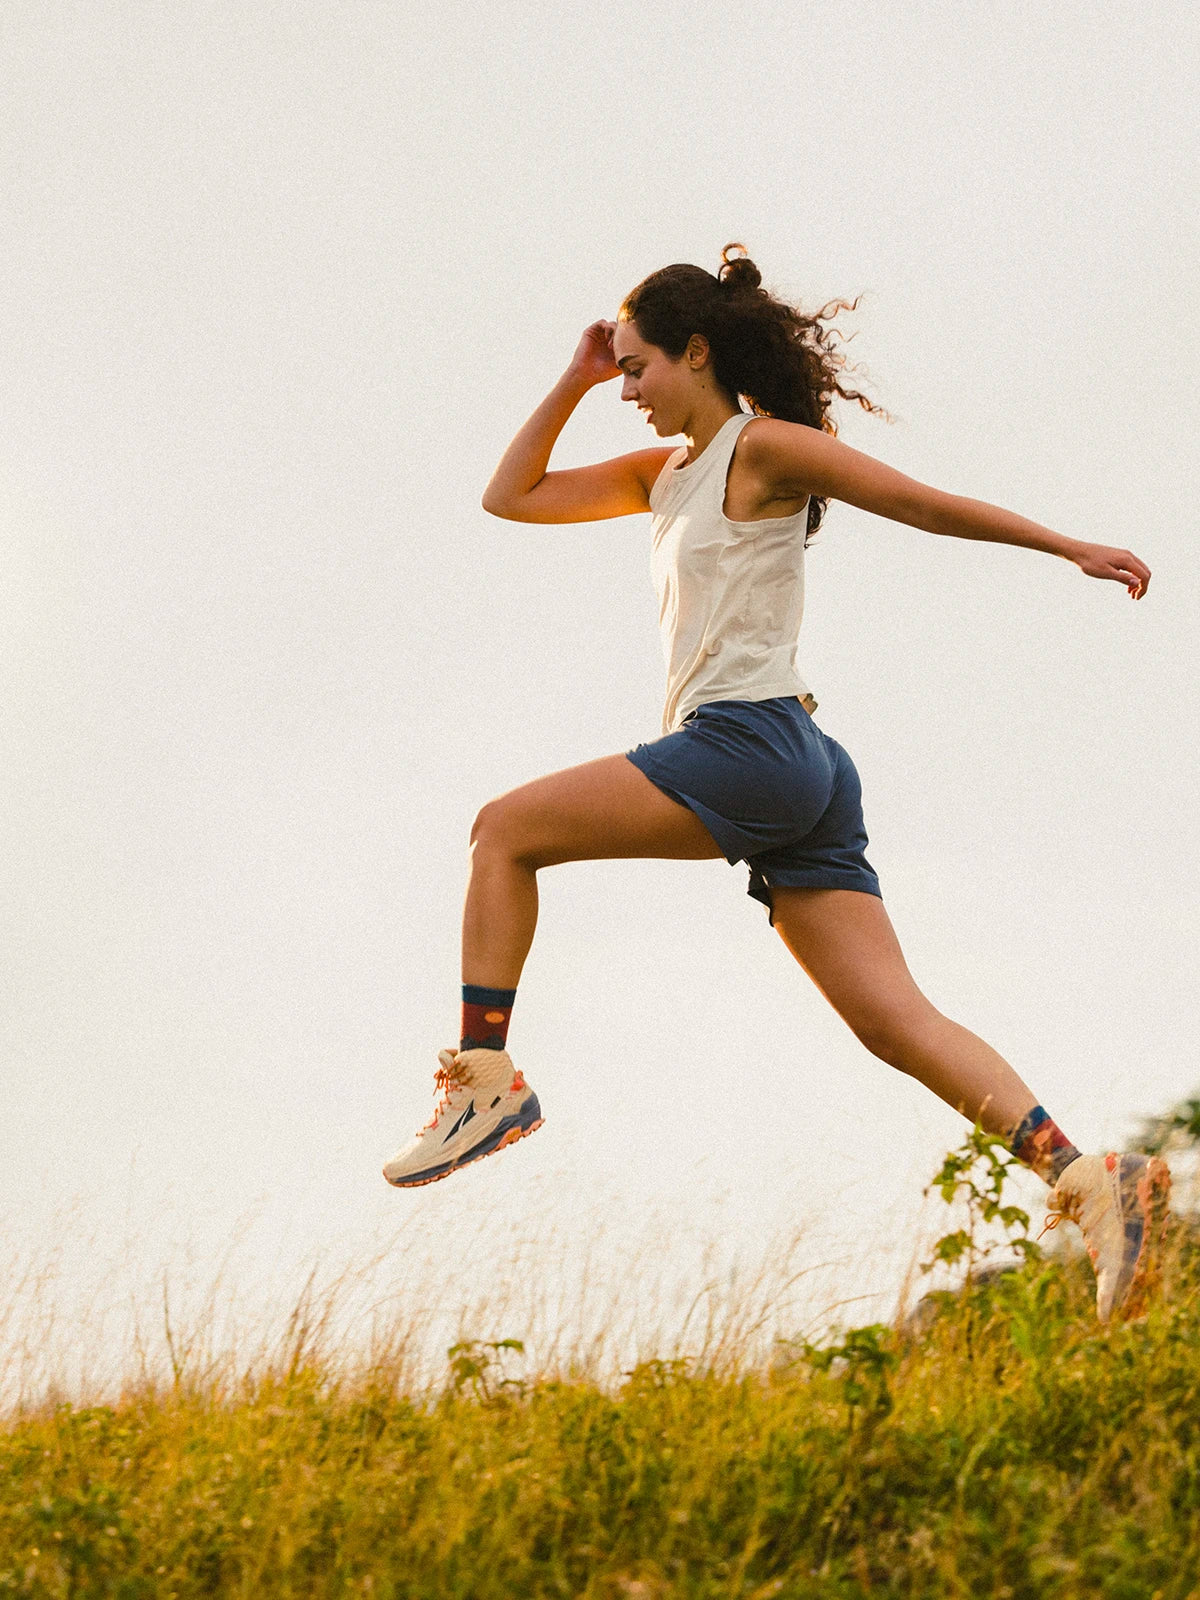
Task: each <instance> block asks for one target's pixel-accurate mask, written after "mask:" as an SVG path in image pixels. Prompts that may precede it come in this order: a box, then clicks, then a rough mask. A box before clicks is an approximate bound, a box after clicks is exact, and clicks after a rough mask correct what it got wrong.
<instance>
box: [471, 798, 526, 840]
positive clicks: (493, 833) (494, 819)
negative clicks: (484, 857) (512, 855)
mask: <svg viewBox="0 0 1200 1600" xmlns="http://www.w3.org/2000/svg"><path fill="white" fill-rule="evenodd" d="M514 820H515V819H514V816H513V812H512V809H511V807H509V806H507V805H506V804H505V802H504V799H503V798H500V799H497V800H489V801H488V802H487V803H486V805H482V806H480V808H479V810H478V812H477V813H476V815H475V821H474V822H473V823H472V824H471V848H472V850H476V849H485V850H501V849H502V850H505V851H509V852H511V850H512V849H513V847H514V845H515V843H516V829H515V828H514V826H513V822H514Z"/></svg>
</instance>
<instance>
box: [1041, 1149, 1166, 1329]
mask: <svg viewBox="0 0 1200 1600" xmlns="http://www.w3.org/2000/svg"><path fill="white" fill-rule="evenodd" d="M1170 1198H1171V1173H1170V1169H1169V1168H1168V1166H1167V1164H1166V1162H1165V1161H1160V1160H1159V1158H1158V1157H1157V1156H1140V1155H1115V1154H1109V1155H1105V1156H1077V1157H1076V1158H1075V1160H1074V1161H1072V1162H1071V1164H1070V1166H1069V1167H1066V1168H1065V1169H1064V1171H1063V1174H1062V1176H1061V1177H1060V1178H1059V1180H1058V1182H1057V1184H1056V1185H1055V1187H1054V1189H1053V1191H1052V1192H1051V1195H1050V1199H1049V1202H1048V1208H1049V1210H1050V1212H1051V1215H1050V1216H1048V1217H1047V1218H1046V1228H1054V1227H1057V1225H1058V1223H1059V1222H1060V1221H1061V1220H1062V1218H1063V1217H1066V1218H1067V1219H1068V1220H1069V1221H1071V1222H1077V1223H1078V1224H1079V1228H1080V1231H1081V1232H1082V1234H1083V1242H1084V1245H1085V1246H1086V1248H1087V1253H1088V1255H1089V1256H1090V1257H1091V1262H1092V1266H1093V1267H1094V1268H1095V1269H1096V1313H1097V1315H1098V1316H1099V1318H1100V1321H1101V1322H1107V1321H1108V1320H1109V1318H1110V1317H1111V1316H1112V1315H1113V1314H1114V1313H1119V1314H1120V1315H1121V1317H1122V1318H1125V1317H1133V1316H1137V1315H1139V1313H1140V1312H1142V1311H1143V1310H1144V1309H1145V1304H1146V1296H1147V1293H1148V1292H1149V1291H1150V1290H1151V1289H1152V1288H1154V1287H1155V1286H1156V1285H1157V1283H1158V1277H1159V1255H1160V1252H1161V1249H1162V1243H1163V1239H1164V1237H1165V1235H1166V1229H1167V1208H1168V1204H1169V1202H1170ZM1045 1231H1046V1229H1045V1228H1043V1230H1042V1232H1043V1233H1044V1232H1045Z"/></svg>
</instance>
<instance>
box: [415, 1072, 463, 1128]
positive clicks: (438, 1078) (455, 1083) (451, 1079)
mask: <svg viewBox="0 0 1200 1600" xmlns="http://www.w3.org/2000/svg"><path fill="white" fill-rule="evenodd" d="M465 1088H466V1082H465V1080H464V1078H463V1077H462V1074H461V1072H460V1070H459V1067H458V1063H457V1062H452V1063H451V1064H450V1065H449V1066H447V1065H446V1064H445V1063H444V1062H443V1063H442V1065H441V1066H439V1067H438V1069H437V1071H436V1072H435V1073H434V1075H433V1091H434V1093H435V1094H436V1093H437V1092H438V1091H439V1090H440V1091H441V1095H442V1098H441V1099H440V1100H439V1101H438V1103H437V1105H436V1107H435V1108H434V1113H433V1115H432V1117H430V1119H429V1121H428V1122H427V1123H426V1124H425V1126H424V1127H423V1128H422V1129H421V1132H422V1133H427V1132H428V1131H429V1129H430V1128H436V1127H437V1122H438V1118H439V1117H440V1116H441V1114H442V1112H443V1111H445V1109H446V1107H447V1106H448V1105H449V1104H450V1096H451V1095H452V1094H453V1093H454V1091H455V1090H456V1089H465Z"/></svg>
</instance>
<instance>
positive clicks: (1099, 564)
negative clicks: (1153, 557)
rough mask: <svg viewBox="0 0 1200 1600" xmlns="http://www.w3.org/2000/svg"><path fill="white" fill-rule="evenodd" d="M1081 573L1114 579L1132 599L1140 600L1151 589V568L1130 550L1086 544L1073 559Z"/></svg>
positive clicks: (1091, 576) (1090, 576) (1092, 576)
mask: <svg viewBox="0 0 1200 1600" xmlns="http://www.w3.org/2000/svg"><path fill="white" fill-rule="evenodd" d="M1071 559H1072V561H1074V563H1075V565H1076V566H1077V567H1078V568H1079V570H1080V572H1086V573H1087V575H1088V577H1089V578H1114V579H1115V580H1116V581H1117V583H1123V584H1124V585H1125V587H1126V588H1127V589H1128V590H1129V595H1130V599H1132V600H1140V599H1141V598H1142V596H1143V595H1144V594H1145V592H1146V590H1147V589H1148V588H1149V587H1150V568H1149V567H1148V566H1147V565H1146V563H1145V562H1144V561H1139V560H1138V558H1137V557H1136V556H1135V555H1134V554H1133V553H1132V552H1131V551H1129V550H1114V549H1113V548H1112V547H1111V546H1110V545H1105V544H1085V545H1084V547H1083V549H1082V550H1081V551H1080V552H1079V554H1078V555H1076V556H1072V557H1071Z"/></svg>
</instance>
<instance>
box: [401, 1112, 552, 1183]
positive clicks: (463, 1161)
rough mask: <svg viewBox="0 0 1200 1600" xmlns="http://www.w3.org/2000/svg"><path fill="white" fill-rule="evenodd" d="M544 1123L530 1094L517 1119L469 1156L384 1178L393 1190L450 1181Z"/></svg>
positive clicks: (508, 1119) (499, 1128)
mask: <svg viewBox="0 0 1200 1600" xmlns="http://www.w3.org/2000/svg"><path fill="white" fill-rule="evenodd" d="M530 1113H532V1120H531V1121H528V1122H527V1121H525V1118H526V1117H528V1116H529V1115H530ZM545 1120H546V1119H545V1117H543V1116H542V1114H541V1107H540V1106H539V1104H538V1098H537V1095H535V1094H531V1095H530V1097H529V1099H528V1100H527V1101H526V1102H525V1104H524V1106H522V1108H521V1110H520V1111H519V1112H518V1113H517V1114H516V1116H515V1117H506V1118H505V1119H504V1121H503V1122H499V1123H497V1125H496V1127H495V1128H494V1129H493V1130H492V1132H491V1133H490V1134H489V1135H488V1137H487V1138H486V1139H485V1140H484V1141H483V1143H482V1144H479V1145H476V1147H475V1148H474V1150H469V1151H468V1152H467V1154H466V1155H462V1156H459V1157H457V1159H456V1160H454V1161H447V1162H446V1164H445V1166H442V1167H433V1168H430V1169H427V1170H426V1171H425V1172H422V1173H420V1174H418V1175H416V1176H414V1177H411V1178H388V1176H387V1173H386V1172H385V1173H384V1177H385V1178H387V1181H388V1182H389V1183H390V1184H391V1185H392V1187H393V1189H420V1188H422V1187H423V1186H424V1185H425V1184H427V1183H437V1182H438V1181H439V1179H441V1178H448V1177H449V1176H450V1174H451V1173H452V1172H458V1171H460V1170H461V1168H463V1167H469V1166H470V1165H471V1163H472V1161H481V1160H482V1159H483V1157H484V1156H493V1155H495V1154H496V1151H497V1150H503V1149H505V1148H506V1147H507V1146H508V1145H510V1144H516V1142H517V1140H518V1139H524V1138H527V1137H528V1135H529V1134H531V1133H536V1132H537V1130H538V1129H539V1128H540V1127H541V1125H542V1123H543V1122H545Z"/></svg>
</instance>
